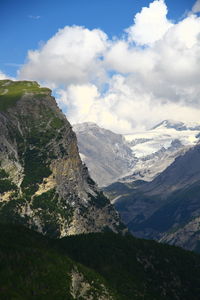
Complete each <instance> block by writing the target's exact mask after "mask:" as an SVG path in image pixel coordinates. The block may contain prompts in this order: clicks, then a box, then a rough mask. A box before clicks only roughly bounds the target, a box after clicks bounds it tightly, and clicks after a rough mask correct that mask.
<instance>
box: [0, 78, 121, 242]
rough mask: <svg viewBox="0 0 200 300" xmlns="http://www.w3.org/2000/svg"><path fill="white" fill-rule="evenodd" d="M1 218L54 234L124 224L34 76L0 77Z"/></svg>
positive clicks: (67, 124) (49, 92)
mask: <svg viewBox="0 0 200 300" xmlns="http://www.w3.org/2000/svg"><path fill="white" fill-rule="evenodd" d="M0 222H15V223H20V224H24V225H26V226H28V227H30V228H33V229H35V230H37V231H39V232H42V233H43V234H46V235H49V236H54V237H62V236H66V235H70V234H78V233H83V232H93V231H94V232H95V231H97V232H98V231H102V230H107V229H110V230H113V231H115V232H118V231H120V230H121V228H122V227H123V226H122V224H121V223H120V220H119V217H118V214H117V213H116V211H115V210H114V208H113V207H112V205H111V204H110V202H109V201H108V199H107V198H106V197H105V196H104V195H103V193H102V192H100V191H99V190H98V188H97V186H96V184H95V182H94V181H93V180H92V179H91V178H90V177H89V175H88V170H87V168H86V166H85V165H84V164H82V162H81V160H80V157H79V154H78V149H77V140H76V136H75V134H74V132H73V131H72V129H71V126H70V124H69V123H68V121H67V120H66V118H65V116H64V115H63V114H62V112H61V111H60V110H59V108H58V107H57V105H56V102H55V99H54V98H53V97H52V96H51V91H50V90H49V89H47V88H40V86H39V85H38V84H37V83H36V82H28V81H19V82H12V81H10V80H2V81H0Z"/></svg>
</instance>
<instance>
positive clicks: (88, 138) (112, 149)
mask: <svg viewBox="0 0 200 300" xmlns="http://www.w3.org/2000/svg"><path fill="white" fill-rule="evenodd" d="M198 126H200V125H197V124H193V126H192V125H191V124H187V125H186V124H184V123H180V122H172V121H167V120H165V121H163V122H161V123H159V124H158V125H156V126H154V127H153V128H152V129H150V130H146V131H140V132H134V133H131V134H116V133H114V132H112V131H110V130H107V129H104V128H101V127H99V126H98V125H96V124H94V123H82V124H77V125H74V126H73V128H74V130H75V132H76V135H77V139H78V147H79V151H80V154H81V157H82V159H83V161H84V162H85V163H86V164H87V166H88V169H89V172H90V174H91V176H92V177H93V178H94V179H95V181H96V182H97V183H98V184H99V185H100V186H107V185H109V184H111V183H113V182H116V181H118V180H120V181H121V180H122V181H124V180H125V181H135V180H145V181H151V180H153V179H154V178H155V177H156V176H157V175H158V174H159V173H161V172H162V171H164V170H165V169H166V168H167V167H168V166H169V165H170V164H171V163H172V162H173V161H174V160H175V158H176V157H178V156H179V155H181V154H183V153H184V152H185V151H187V150H188V149H189V148H190V147H192V146H194V145H195V144H196V143H198V140H199V136H198V134H199V130H198V128H199V127H198ZM177 128H178V130H177ZM180 128H181V130H180Z"/></svg>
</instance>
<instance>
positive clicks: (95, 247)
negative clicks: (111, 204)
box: [0, 224, 200, 300]
mask: <svg viewBox="0 0 200 300" xmlns="http://www.w3.org/2000/svg"><path fill="white" fill-rule="evenodd" d="M0 264H1V272H0V298H1V300H7V299H20V300H27V299H29V300H34V299H38V300H45V299H48V300H54V299H63V300H72V299H83V300H84V299H85V300H89V299H90V300H96V299H99V300H142V299H149V300H161V299H162V300H198V299H199V292H200V288H199V287H200V256H199V255H198V254H195V253H192V252H188V251H185V250H183V249H181V248H177V247H173V246H169V245H162V244H158V243H156V242H155V241H147V240H140V239H136V238H134V237H132V236H130V235H126V236H122V235H119V234H114V233H112V232H107V233H90V234H82V235H76V236H70V237H69V236H68V237H65V238H62V239H55V240H53V239H49V238H47V237H44V236H42V235H41V234H39V233H37V232H34V231H32V230H29V229H27V228H23V227H21V226H17V225H12V226H11V225H5V224H4V225H3V224H0Z"/></svg>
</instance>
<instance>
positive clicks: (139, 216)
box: [106, 145, 200, 250]
mask: <svg viewBox="0 0 200 300" xmlns="http://www.w3.org/2000/svg"><path fill="white" fill-rule="evenodd" d="M106 192H107V194H110V195H111V196H112V198H114V199H115V200H116V201H115V207H116V209H117V210H118V211H119V212H120V214H121V217H122V220H123V221H124V222H125V223H126V224H127V226H128V228H129V230H131V232H132V233H133V234H134V235H136V236H138V237H143V238H148V239H157V240H160V241H162V242H167V243H170V244H174V245H179V246H181V247H184V248H186V249H190V250H197V249H198V247H199V246H198V243H199V239H200V235H199V226H200V225H199V217H200V203H199V195H200V145H196V146H194V147H193V148H191V149H189V150H188V151H187V152H186V153H185V154H183V155H181V156H179V157H177V158H176V159H175V161H174V162H173V163H172V164H171V165H170V166H169V167H168V168H167V169H166V170H164V171H163V172H162V173H161V174H160V175H159V176H157V177H156V178H155V179H154V180H153V181H151V182H135V183H134V182H133V183H129V184H128V183H115V185H111V186H109V187H107V188H106Z"/></svg>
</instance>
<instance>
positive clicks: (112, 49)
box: [19, 0, 200, 132]
mask: <svg viewBox="0 0 200 300" xmlns="http://www.w3.org/2000/svg"><path fill="white" fill-rule="evenodd" d="M199 3H200V2H199V1H197V2H196V3H195V5H194V6H193V9H192V12H190V14H188V16H186V17H185V18H184V19H182V20H181V21H179V22H178V23H175V22H172V21H171V20H169V19H168V17H167V13H168V9H167V6H166V4H165V1H164V0H155V1H153V2H152V3H151V4H150V5H149V7H144V8H142V9H141V11H140V12H139V13H137V14H136V15H135V16H134V19H133V24H132V25H131V26H130V27H129V28H126V29H125V30H124V33H123V35H122V37H121V38H118V39H116V38H113V39H108V36H107V35H106V33H104V32H103V31H102V30H100V29H94V30H89V29H87V28H84V27H79V26H72V27H69V26H66V27H64V28H63V29H61V30H59V31H58V32H57V33H56V34H55V35H54V36H53V37H52V38H51V39H50V40H48V41H47V42H46V43H45V44H44V45H43V46H42V47H41V48H40V49H38V50H35V51H32V50H30V51H29V52H28V57H27V63H26V64H25V65H24V66H23V67H22V68H21V70H20V72H19V78H25V79H31V80H38V81H40V82H43V83H45V84H47V85H49V86H51V87H53V88H55V90H56V93H57V95H58V102H59V104H60V106H61V107H62V108H63V109H64V110H65V111H66V115H67V117H68V119H69V120H70V121H71V122H72V123H79V122H85V121H92V122H96V123H98V124H99V125H101V126H103V127H106V128H109V129H111V130H114V131H116V132H131V131H133V130H135V129H140V128H144V127H151V126H152V125H154V124H155V123H156V122H159V121H161V120H163V119H167V118H170V119H175V120H180V121H199V115H200V68H199V63H200V17H198V15H196V14H195V13H196V12H198V11H199Z"/></svg>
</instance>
